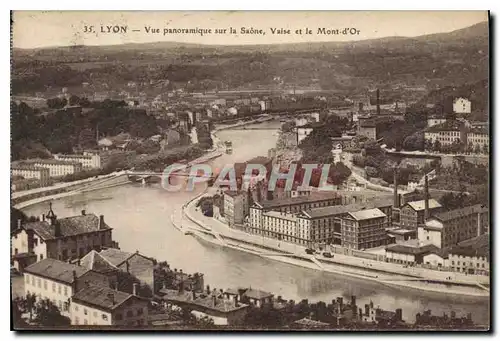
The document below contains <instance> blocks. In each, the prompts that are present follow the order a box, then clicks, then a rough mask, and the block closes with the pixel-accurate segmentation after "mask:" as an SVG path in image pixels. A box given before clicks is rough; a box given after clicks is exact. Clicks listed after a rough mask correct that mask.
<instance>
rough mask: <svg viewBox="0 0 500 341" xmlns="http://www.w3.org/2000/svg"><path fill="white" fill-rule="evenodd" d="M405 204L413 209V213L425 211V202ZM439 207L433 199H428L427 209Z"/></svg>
mask: <svg viewBox="0 0 500 341" xmlns="http://www.w3.org/2000/svg"><path fill="white" fill-rule="evenodd" d="M406 204H407V205H409V206H410V207H411V208H413V209H414V210H415V211H423V210H425V200H418V201H410V202H407V203H406ZM439 207H442V206H441V204H440V203H439V202H437V201H436V200H435V199H429V209H433V208H439Z"/></svg>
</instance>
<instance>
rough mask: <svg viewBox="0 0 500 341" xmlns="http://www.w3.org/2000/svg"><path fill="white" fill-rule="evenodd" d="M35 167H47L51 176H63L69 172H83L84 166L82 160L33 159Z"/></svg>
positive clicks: (32, 162)
mask: <svg viewBox="0 0 500 341" xmlns="http://www.w3.org/2000/svg"><path fill="white" fill-rule="evenodd" d="M30 164H32V165H33V166H35V167H41V168H47V169H48V170H49V175H50V176H51V177H61V176H65V175H68V174H74V173H78V172H81V171H82V169H83V167H82V164H81V163H80V162H73V161H61V160H37V161H31V162H30Z"/></svg>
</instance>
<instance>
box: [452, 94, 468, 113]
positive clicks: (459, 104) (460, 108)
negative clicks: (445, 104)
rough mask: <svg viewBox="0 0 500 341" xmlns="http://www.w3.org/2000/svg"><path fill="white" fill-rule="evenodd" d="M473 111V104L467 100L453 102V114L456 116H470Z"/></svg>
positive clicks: (461, 99)
mask: <svg viewBox="0 0 500 341" xmlns="http://www.w3.org/2000/svg"><path fill="white" fill-rule="evenodd" d="M471 111H472V105H471V102H470V101H469V100H468V99H467V98H462V97H460V98H455V99H454V100H453V112H454V113H456V114H470V113H471Z"/></svg>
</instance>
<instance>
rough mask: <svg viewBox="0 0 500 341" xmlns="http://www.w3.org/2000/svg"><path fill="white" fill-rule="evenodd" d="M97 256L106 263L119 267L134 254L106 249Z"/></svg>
mask: <svg viewBox="0 0 500 341" xmlns="http://www.w3.org/2000/svg"><path fill="white" fill-rule="evenodd" d="M99 255H100V256H101V257H102V258H104V259H105V260H106V261H107V262H108V263H110V264H111V265H114V266H119V265H121V264H123V263H124V262H125V261H127V260H128V259H129V258H130V257H132V256H133V255H134V254H133V253H131V252H125V251H122V250H118V249H112V248H110V249H106V250H102V251H101V252H100V253H99Z"/></svg>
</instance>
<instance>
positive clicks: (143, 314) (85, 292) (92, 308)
mask: <svg viewBox="0 0 500 341" xmlns="http://www.w3.org/2000/svg"><path fill="white" fill-rule="evenodd" d="M134 291H135V287H134ZM72 309H73V312H72V314H71V324H73V325H112V326H127V327H141V326H147V325H148V300H146V299H143V298H141V297H138V296H136V295H135V294H129V293H126V292H122V291H118V290H114V289H111V288H109V287H105V286H98V285H92V284H90V285H86V286H85V287H84V288H82V289H81V290H79V291H78V292H77V293H76V294H75V295H73V297H72Z"/></svg>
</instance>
